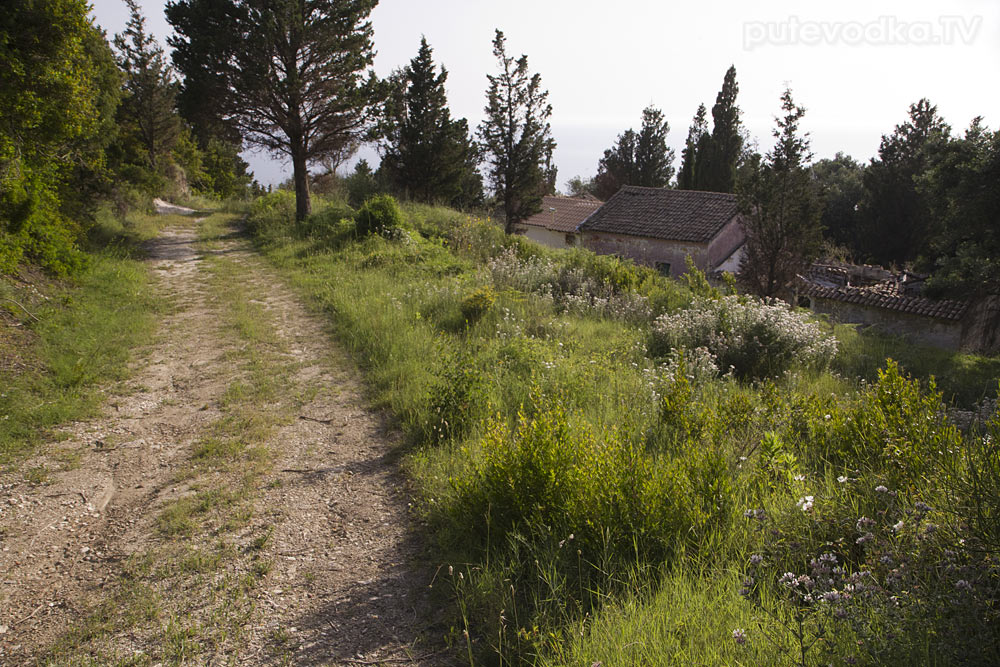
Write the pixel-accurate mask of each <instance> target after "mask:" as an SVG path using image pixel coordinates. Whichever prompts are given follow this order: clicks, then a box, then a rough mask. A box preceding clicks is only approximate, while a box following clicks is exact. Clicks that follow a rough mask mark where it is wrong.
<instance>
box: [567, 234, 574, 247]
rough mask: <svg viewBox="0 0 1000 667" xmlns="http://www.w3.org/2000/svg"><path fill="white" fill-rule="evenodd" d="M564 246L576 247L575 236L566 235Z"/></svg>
mask: <svg viewBox="0 0 1000 667" xmlns="http://www.w3.org/2000/svg"><path fill="white" fill-rule="evenodd" d="M566 245H576V234H567V235H566Z"/></svg>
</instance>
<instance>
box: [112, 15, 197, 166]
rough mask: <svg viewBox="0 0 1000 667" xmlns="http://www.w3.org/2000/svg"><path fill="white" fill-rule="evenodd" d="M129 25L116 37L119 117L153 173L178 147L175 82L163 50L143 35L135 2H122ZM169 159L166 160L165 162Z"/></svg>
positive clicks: (143, 31) (151, 38)
mask: <svg viewBox="0 0 1000 667" xmlns="http://www.w3.org/2000/svg"><path fill="white" fill-rule="evenodd" d="M125 4H126V5H127V6H128V8H129V14H130V16H129V21H128V24H127V25H126V28H125V31H124V32H123V33H119V34H117V35H115V38H114V46H115V50H116V51H117V61H118V66H119V67H120V68H121V70H122V71H123V72H124V73H125V82H124V92H125V96H124V98H123V99H122V104H121V107H120V108H119V116H120V118H121V119H122V121H123V125H125V126H126V128H127V130H130V131H131V132H132V133H134V135H135V137H136V139H137V140H138V142H139V144H140V145H141V146H142V150H143V151H144V153H145V159H146V162H147V164H148V166H149V167H150V168H151V169H152V170H153V171H154V172H155V171H156V170H157V169H158V167H160V166H162V165H161V161H162V158H164V157H168V156H169V153H170V151H171V150H173V147H174V145H175V144H176V143H177V139H178V136H179V134H180V130H181V121H180V117H179V116H178V115H177V111H176V110H175V108H174V105H175V101H176V98H177V81H176V79H175V77H174V73H173V70H172V69H171V68H170V66H169V65H168V64H167V62H166V59H165V58H164V55H163V48H162V47H161V46H160V45H159V44H157V42H156V38H155V37H153V36H152V35H150V34H149V33H148V32H147V31H146V18H145V17H144V16H143V15H142V11H141V10H140V8H139V5H138V3H137V1H136V0H125ZM168 159H169V158H168Z"/></svg>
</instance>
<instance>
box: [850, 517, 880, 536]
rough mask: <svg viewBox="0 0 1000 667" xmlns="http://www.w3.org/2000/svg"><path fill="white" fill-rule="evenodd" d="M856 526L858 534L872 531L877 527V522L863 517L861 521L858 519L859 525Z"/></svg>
mask: <svg viewBox="0 0 1000 667" xmlns="http://www.w3.org/2000/svg"><path fill="white" fill-rule="evenodd" d="M855 525H856V526H857V528H858V532H859V533H860V532H865V531H868V530H871V529H872V528H873V527H874V526H875V522H874V521H872V520H871V519H869V518H868V517H866V516H863V517H861V518H860V519H858V523H857V524H855Z"/></svg>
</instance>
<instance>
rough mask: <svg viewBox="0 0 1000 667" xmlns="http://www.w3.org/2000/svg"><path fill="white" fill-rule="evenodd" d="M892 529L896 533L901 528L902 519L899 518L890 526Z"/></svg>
mask: <svg viewBox="0 0 1000 667" xmlns="http://www.w3.org/2000/svg"><path fill="white" fill-rule="evenodd" d="M892 529H893V531H895V532H897V533H898V532H899V531H901V530H903V521H902V519H900V520H899V522H898V523H897V524H896V525H895V526H893V527H892Z"/></svg>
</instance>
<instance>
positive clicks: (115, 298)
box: [0, 251, 167, 462]
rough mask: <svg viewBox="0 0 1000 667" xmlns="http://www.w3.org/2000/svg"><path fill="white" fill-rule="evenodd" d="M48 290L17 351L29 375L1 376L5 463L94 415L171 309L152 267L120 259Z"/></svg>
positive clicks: (104, 260) (101, 262) (100, 257)
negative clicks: (154, 282) (155, 285)
mask: <svg viewBox="0 0 1000 667" xmlns="http://www.w3.org/2000/svg"><path fill="white" fill-rule="evenodd" d="M43 290H44V292H45V293H46V294H45V296H46V297H47V298H46V299H45V300H44V301H41V302H40V303H39V304H38V306H37V307H36V308H35V312H34V315H35V316H36V317H37V318H38V321H37V322H35V321H33V320H30V319H25V320H24V322H23V324H24V326H25V327H26V328H27V329H28V330H30V332H31V336H30V337H23V338H21V339H20V342H19V343H17V345H18V347H17V348H16V349H15V350H13V351H12V353H13V354H14V355H15V356H16V357H17V358H19V359H20V360H21V362H22V363H25V364H26V365H27V367H28V369H29V370H28V371H27V372H21V371H13V372H3V373H0V387H3V389H2V390H0V415H2V417H0V462H12V461H15V460H17V459H19V458H20V457H23V456H25V455H26V454H27V453H29V452H30V451H31V449H32V447H33V446H34V445H37V444H38V443H39V442H41V440H42V439H43V438H44V437H46V434H47V433H48V432H49V429H51V428H52V427H55V426H57V425H59V424H64V423H66V422H69V421H73V420H78V419H83V418H86V417H89V416H92V415H94V414H95V412H96V410H97V408H98V407H99V406H100V404H101V402H102V401H103V400H104V398H105V396H106V393H105V391H106V389H107V388H108V387H109V386H113V384H114V383H115V382H118V381H121V380H124V379H125V378H127V377H128V375H129V368H130V366H129V364H130V362H131V361H132V359H133V357H134V353H135V350H136V349H137V348H139V347H141V346H143V345H146V344H148V343H150V342H151V341H152V340H153V337H154V334H155V332H156V327H157V322H158V319H159V317H160V316H161V315H162V314H163V313H164V312H166V309H167V304H166V303H165V302H164V300H163V299H161V298H159V297H157V296H155V295H154V294H153V292H152V290H151V287H150V277H149V274H148V270H147V268H146V267H145V266H143V265H142V264H141V263H140V262H137V261H135V260H132V259H129V258H128V257H127V256H126V255H125V253H122V252H113V251H105V252H102V253H100V254H97V255H95V256H93V258H92V261H91V262H90V266H89V267H88V268H87V269H86V270H85V271H84V273H83V274H82V275H80V276H78V277H77V278H75V279H74V280H73V281H72V282H62V283H49V284H48V285H47V286H45V287H43Z"/></svg>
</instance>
